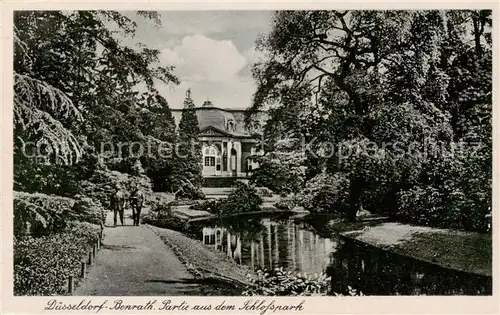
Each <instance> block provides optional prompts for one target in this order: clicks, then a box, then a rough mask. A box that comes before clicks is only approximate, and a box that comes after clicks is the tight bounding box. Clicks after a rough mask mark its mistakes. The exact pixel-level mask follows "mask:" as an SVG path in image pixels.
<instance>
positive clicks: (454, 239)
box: [328, 219, 493, 277]
mask: <svg viewBox="0 0 500 315" xmlns="http://www.w3.org/2000/svg"><path fill="white" fill-rule="evenodd" d="M328 229H329V230H330V231H331V232H333V233H338V234H341V235H343V236H345V237H347V238H351V239H354V240H357V241H361V242H363V243H366V244H369V245H372V246H375V247H378V248H382V249H384V250H387V251H391V252H394V253H397V254H401V255H405V256H409V257H412V258H415V259H418V260H422V261H425V262H429V263H432V264H436V265H439V266H442V267H445V268H451V269H455V270H459V271H464V272H468V273H474V274H478V275H483V276H489V277H491V276H492V250H493V249H492V238H491V235H490V234H480V233H474V232H464V231H457V230H451V229H438V228H430V227H423V226H415V225H409V224H402V223H396V222H386V221H385V220H374V219H372V220H360V221H358V222H352V223H351V222H335V221H330V222H329V224H328Z"/></svg>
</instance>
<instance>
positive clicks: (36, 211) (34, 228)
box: [14, 192, 75, 238]
mask: <svg viewBox="0 0 500 315" xmlns="http://www.w3.org/2000/svg"><path fill="white" fill-rule="evenodd" d="M74 204H75V200H73V199H71V198H66V197H60V196H49V195H45V194H41V193H35V194H30V193H25V192H14V236H15V237H16V238H18V237H22V236H24V235H33V236H35V237H38V236H43V235H48V234H50V233H53V232H58V231H61V230H62V229H64V228H65V226H66V218H67V217H68V216H69V214H70V213H71V209H72V207H73V205H74Z"/></svg>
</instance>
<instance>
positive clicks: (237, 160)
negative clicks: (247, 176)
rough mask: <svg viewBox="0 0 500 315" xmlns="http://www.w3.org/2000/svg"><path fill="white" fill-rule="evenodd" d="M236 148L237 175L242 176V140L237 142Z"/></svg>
mask: <svg viewBox="0 0 500 315" xmlns="http://www.w3.org/2000/svg"><path fill="white" fill-rule="evenodd" d="M235 149H236V175H237V176H241V142H236V143H235Z"/></svg>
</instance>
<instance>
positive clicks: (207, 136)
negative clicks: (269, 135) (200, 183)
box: [172, 101, 267, 178]
mask: <svg viewBox="0 0 500 315" xmlns="http://www.w3.org/2000/svg"><path fill="white" fill-rule="evenodd" d="M172 114H173V116H174V118H175V123H176V124H177V126H178V124H179V122H180V120H181V116H182V109H172ZM196 116H197V117H198V124H199V127H200V136H199V141H200V142H201V143H202V155H203V160H202V163H203V177H205V178H210V177H236V178H240V177H247V176H249V175H251V173H252V171H253V170H254V169H256V168H257V167H258V163H257V162H256V161H255V160H254V159H253V158H252V156H254V155H258V154H262V153H263V151H262V148H261V147H260V145H259V144H260V141H261V137H262V128H263V126H264V124H265V122H266V120H267V115H266V113H265V112H259V113H257V114H256V115H255V117H254V119H253V121H252V122H251V123H250V124H248V125H247V124H245V122H244V117H245V110H243V109H225V108H218V107H215V106H214V105H213V104H212V103H211V102H210V101H206V102H205V103H204V104H203V105H202V106H201V107H197V108H196Z"/></svg>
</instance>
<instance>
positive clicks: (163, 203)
mask: <svg viewBox="0 0 500 315" xmlns="http://www.w3.org/2000/svg"><path fill="white" fill-rule="evenodd" d="M142 222H143V223H145V224H151V225H154V226H157V227H161V228H166V229H172V230H176V231H186V230H187V222H186V221H185V220H182V219H180V218H178V217H177V216H175V215H174V214H173V213H172V207H171V205H170V200H168V199H165V198H161V197H158V198H156V199H155V200H154V201H153V203H152V206H151V209H150V210H149V211H148V213H146V214H144V215H143V217H142Z"/></svg>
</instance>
